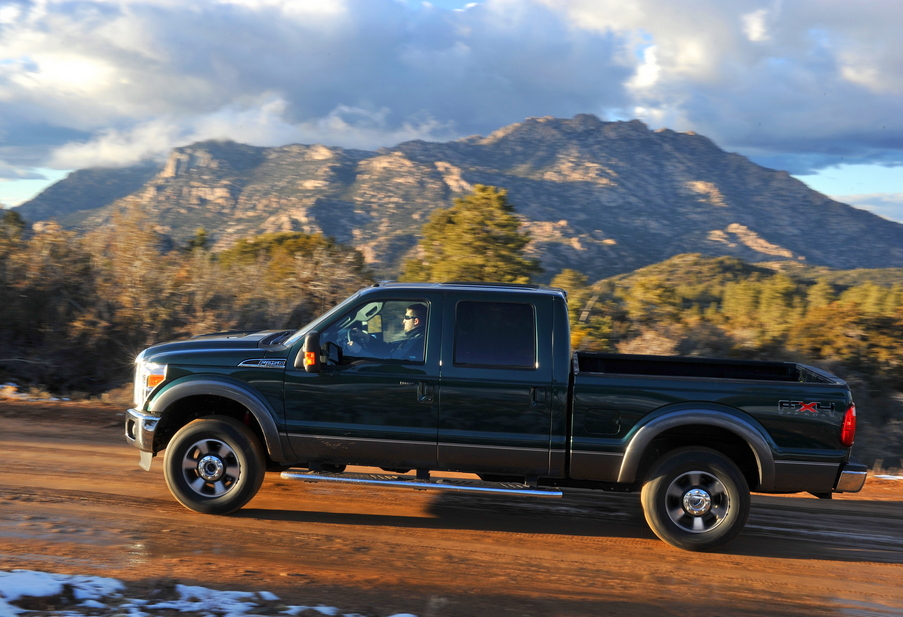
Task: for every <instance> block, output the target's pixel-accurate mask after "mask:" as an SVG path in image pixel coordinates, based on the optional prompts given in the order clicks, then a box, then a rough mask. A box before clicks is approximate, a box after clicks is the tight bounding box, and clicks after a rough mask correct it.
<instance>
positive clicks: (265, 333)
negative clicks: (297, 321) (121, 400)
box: [136, 330, 293, 366]
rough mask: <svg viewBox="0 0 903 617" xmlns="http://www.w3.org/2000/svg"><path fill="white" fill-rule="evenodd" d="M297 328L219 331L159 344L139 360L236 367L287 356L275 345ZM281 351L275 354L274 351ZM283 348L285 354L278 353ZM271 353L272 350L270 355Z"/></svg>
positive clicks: (142, 354)
mask: <svg viewBox="0 0 903 617" xmlns="http://www.w3.org/2000/svg"><path fill="white" fill-rule="evenodd" d="M292 332H293V331H288V330H261V331H259V332H218V333H216V334H205V335H201V336H196V337H194V338H190V339H184V340H180V341H171V342H168V343H159V344H157V345H153V346H151V347H148V348H147V349H145V350H144V351H142V352H141V353H140V354H139V355H138V358H137V359H136V361H137V362H152V363H154V364H182V365H205V366H234V365H236V364H238V363H239V362H242V361H244V360H248V359H253V358H263V357H268V356H274V355H276V356H281V357H284V356H285V348H284V347H282V346H280V345H276V346H274V345H273V341H276V342H277V343H278V342H279V341H280V340H282V339H285V338H286V337H287V336H289V335H290V334H291V333H292ZM274 351H275V352H277V353H273V352H274ZM278 351H281V353H278ZM268 352H270V353H269V354H268Z"/></svg>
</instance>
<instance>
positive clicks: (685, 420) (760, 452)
mask: <svg viewBox="0 0 903 617" xmlns="http://www.w3.org/2000/svg"><path fill="white" fill-rule="evenodd" d="M690 424H702V425H706V426H714V427H717V428H721V429H725V430H728V431H731V432H732V433H734V434H736V435H737V436H738V437H740V438H741V439H743V440H744V441H746V443H747V444H748V445H749V447H750V448H751V449H752V451H753V454H754V455H755V457H756V464H757V465H758V468H759V486H758V487H756V488H757V489H758V490H761V491H768V490H771V489H772V488H773V487H774V454H773V450H772V447H771V445H770V444H769V442H768V439H767V438H766V437H765V436H764V434H763V429H761V428H760V427H758V426H757V424H758V423H757V422H755V420H752V419H746V418H743V417H740V416H739V415H737V414H736V413H730V412H727V411H719V410H714V409H698V408H696V409H693V408H690V409H678V410H674V411H666V412H664V413H662V414H661V415H658V416H656V417H655V418H652V419H650V420H649V421H648V422H647V423H646V424H644V425H643V426H641V427H640V428H639V429H637V430H636V432H635V433H634V435H633V437H632V438H631V439H630V443H629V444H628V446H627V450H626V452H625V454H624V459H623V460H622V461H621V469H620V472H619V474H618V482H624V483H631V482H634V481H635V480H636V473H637V469H638V468H639V465H640V461H641V459H642V458H643V454H644V453H645V452H646V448H647V447H648V446H649V444H651V443H652V440H654V439H655V438H656V437H657V436H659V435H660V434H662V433H663V432H665V431H667V430H669V429H672V428H678V427H680V426H687V425H690Z"/></svg>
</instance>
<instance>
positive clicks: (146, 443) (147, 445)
mask: <svg viewBox="0 0 903 617" xmlns="http://www.w3.org/2000/svg"><path fill="white" fill-rule="evenodd" d="M158 422H160V416H155V415H153V414H147V413H143V412H140V411H138V410H137V409H129V410H128V411H126V414H125V439H126V441H128V442H129V443H130V444H132V445H133V446H135V447H136V448H138V450H140V460H139V462H138V464H139V465H140V466H141V468H142V469H145V470H147V471H149V470H150V464H151V459H153V458H154V454H156V453H155V452H154V431H155V430H156V429H157V423H158Z"/></svg>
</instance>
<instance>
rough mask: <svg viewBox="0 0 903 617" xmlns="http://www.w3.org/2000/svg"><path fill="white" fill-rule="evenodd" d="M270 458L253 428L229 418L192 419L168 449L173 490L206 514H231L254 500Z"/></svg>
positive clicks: (167, 469)
mask: <svg viewBox="0 0 903 617" xmlns="http://www.w3.org/2000/svg"><path fill="white" fill-rule="evenodd" d="M265 469H266V456H265V454H264V451H263V447H262V446H261V445H260V442H259V441H258V440H257V437H256V436H255V435H254V433H252V432H251V430H250V429H249V428H248V427H247V426H245V425H244V424H242V423H241V422H238V421H237V420H234V419H232V418H229V417H227V416H210V417H206V418H201V419H198V420H194V421H193V422H189V423H188V424H186V425H185V426H183V427H182V428H181V429H180V430H179V432H177V433H176V434H175V435H174V436H173V438H172V440H171V441H170V442H169V445H168V446H167V448H166V454H165V456H164V458H163V471H164V475H165V477H166V485H167V486H168V487H169V491H170V492H171V493H172V494H173V496H174V497H175V498H176V499H177V500H178V501H179V503H181V504H182V505H183V506H185V507H186V508H188V509H189V510H194V511H195V512H201V513H202V514H229V513H231V512H235V511H236V510H238V509H239V508H241V507H242V506H244V505H245V504H246V503H248V502H249V501H251V499H252V498H253V497H254V495H256V494H257V491H258V490H259V489H260V485H261V484H262V483H263V477H264V471H265Z"/></svg>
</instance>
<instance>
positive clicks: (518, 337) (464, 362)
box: [455, 302, 536, 369]
mask: <svg viewBox="0 0 903 617" xmlns="http://www.w3.org/2000/svg"><path fill="white" fill-rule="evenodd" d="M455 366H465V367H482V368H524V369H534V368H536V311H535V309H534V307H533V305H532V304H519V303H514V302H459V303H458V306H457V308H456V310H455Z"/></svg>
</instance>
